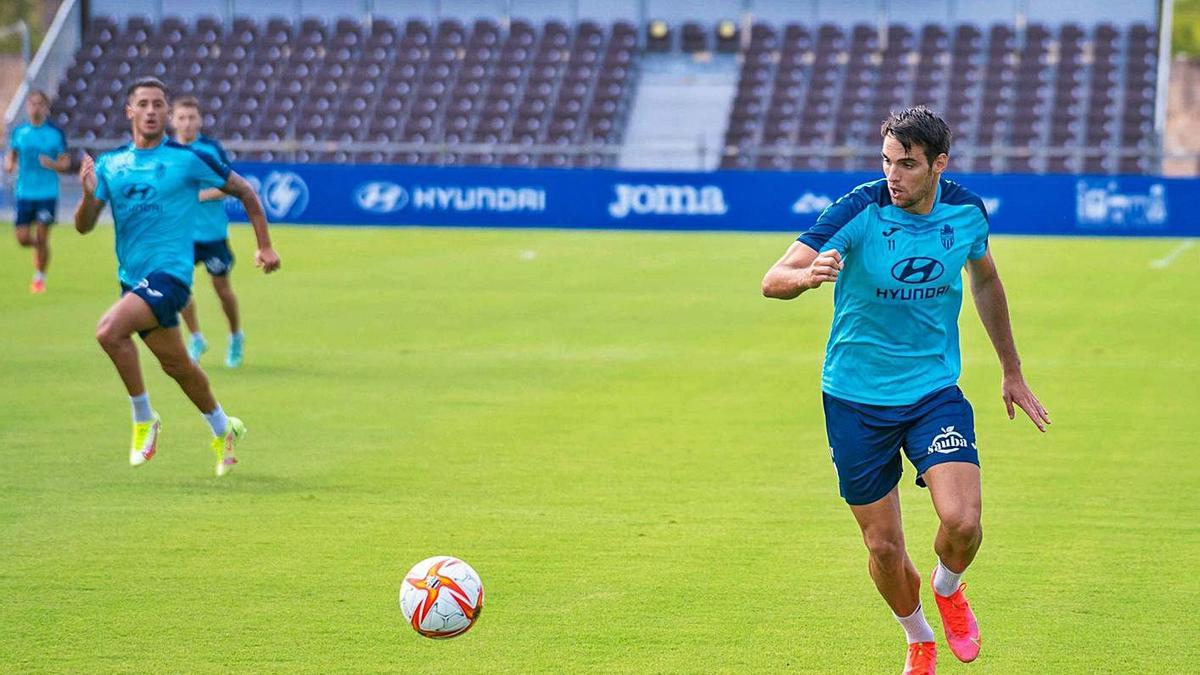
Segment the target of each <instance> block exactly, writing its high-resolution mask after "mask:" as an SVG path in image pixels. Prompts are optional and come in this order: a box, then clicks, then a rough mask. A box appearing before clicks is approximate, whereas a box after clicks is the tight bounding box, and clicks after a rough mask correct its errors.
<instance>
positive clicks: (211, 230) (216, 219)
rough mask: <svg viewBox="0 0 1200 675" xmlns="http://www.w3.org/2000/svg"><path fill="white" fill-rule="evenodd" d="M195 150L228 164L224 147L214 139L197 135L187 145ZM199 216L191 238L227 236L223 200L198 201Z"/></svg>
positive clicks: (206, 240)
mask: <svg viewBox="0 0 1200 675" xmlns="http://www.w3.org/2000/svg"><path fill="white" fill-rule="evenodd" d="M188 147H189V148H191V149H193V150H195V151H196V152H202V153H204V154H206V155H209V156H210V157H212V158H213V159H216V160H217V161H219V162H220V163H222V164H224V165H226V166H228V165H229V164H230V162H229V156H228V155H226V154H225V148H222V147H221V144H220V143H218V142H217V141H216V139H213V138H209V137H207V136H203V135H202V136H199V137H198V138H197V139H196V140H194V141H192V143H191V144H189V145H188ZM200 216H201V217H200V218H199V219H198V220H197V221H196V223H195V225H194V227H193V228H192V238H193V239H194V240H196V241H203V242H211V241H225V240H226V239H228V238H229V215H228V214H226V213H225V200H224V199H221V200H217V201H209V202H200Z"/></svg>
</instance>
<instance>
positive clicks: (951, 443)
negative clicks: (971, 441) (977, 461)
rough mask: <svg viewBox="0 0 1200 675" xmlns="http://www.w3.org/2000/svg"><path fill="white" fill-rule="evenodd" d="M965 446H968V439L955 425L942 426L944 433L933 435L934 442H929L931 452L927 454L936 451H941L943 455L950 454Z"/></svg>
mask: <svg viewBox="0 0 1200 675" xmlns="http://www.w3.org/2000/svg"><path fill="white" fill-rule="evenodd" d="M965 447H967V439H966V438H965V437H963V435H962V434H960V433H958V432H957V431H955V430H954V427H952V426H950V427H942V433H940V434H938V435H937V436H934V437H933V442H932V443H930V444H929V452H928V453H926V454H930V455H932V454H933V453H935V452H940V453H942V454H943V455H948V454H950V453H952V452H958V451H959V450H962V449H963V448H965Z"/></svg>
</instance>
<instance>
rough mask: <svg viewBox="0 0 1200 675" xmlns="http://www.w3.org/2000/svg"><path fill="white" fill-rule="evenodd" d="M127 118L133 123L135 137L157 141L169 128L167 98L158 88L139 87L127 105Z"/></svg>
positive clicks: (131, 95) (130, 96)
mask: <svg viewBox="0 0 1200 675" xmlns="http://www.w3.org/2000/svg"><path fill="white" fill-rule="evenodd" d="M125 117H127V118H129V120H130V121H132V122H133V133H134V136H141V137H143V138H148V139H151V140H153V139H155V138H158V137H159V136H162V134H163V131H164V130H165V129H166V127H167V96H166V94H164V93H163V90H162V89H159V88H158V87H138V88H137V89H134V90H133V93H132V94H130V95H129V101H128V102H127V103H126V104H125Z"/></svg>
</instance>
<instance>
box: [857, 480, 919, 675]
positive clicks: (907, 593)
mask: <svg viewBox="0 0 1200 675" xmlns="http://www.w3.org/2000/svg"><path fill="white" fill-rule="evenodd" d="M850 510H851V511H852V512H853V513H854V519H855V520H856V521H858V526H859V528H860V529H861V530H862V535H863V542H864V543H866V545H867V551H868V552H869V554H870V555H869V559H868V563H867V567H868V569H869V570H870V573H871V580H872V581H874V582H875V588H876V589H878V590H879V594H880V595H882V596H883V599H884V600H885V601H886V602H887V604H888V606H889V607H890V608H891V609H892V613H893V615H895V617H896V620H897V621H899V622H900V626H901V627H902V628H903V629H904V635H905V639H906V640H907V642H908V654H907V656H906V658H905V663H904V671H903V672H904V673H905V674H907V675H932V673H934V672H935V669H936V667H937V644H936V642H935V640H934V635H933V628H931V627H930V626H929V622H928V621H926V619H925V611H924V609H923V608H922V607H921V576H920V574H918V573H917V568H916V566H915V565H913V562H912V559H911V558H909V557H908V550H907V548H906V547H905V545H904V527H903V525H902V522H901V518H900V489H899V486H897V487H894V488H892V490H891V492H889V493H888V494H887V496H885V497H884V498H883V499H880V500H879V501H876V502H874V503H871V504H865V505H860V506H855V505H851V506H850Z"/></svg>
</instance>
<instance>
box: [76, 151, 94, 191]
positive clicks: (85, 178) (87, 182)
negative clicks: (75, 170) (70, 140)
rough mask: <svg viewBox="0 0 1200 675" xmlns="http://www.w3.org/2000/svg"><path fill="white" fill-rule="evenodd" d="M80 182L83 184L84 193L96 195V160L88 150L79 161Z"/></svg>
mask: <svg viewBox="0 0 1200 675" xmlns="http://www.w3.org/2000/svg"><path fill="white" fill-rule="evenodd" d="M79 182H80V183H81V184H82V185H83V192H84V194H86V195H87V196H89V197H94V196H95V195H96V162H95V161H94V160H93V159H92V156H91V155H89V154H87V153H86V152H85V153H84V154H83V161H81V162H80V163H79Z"/></svg>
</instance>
